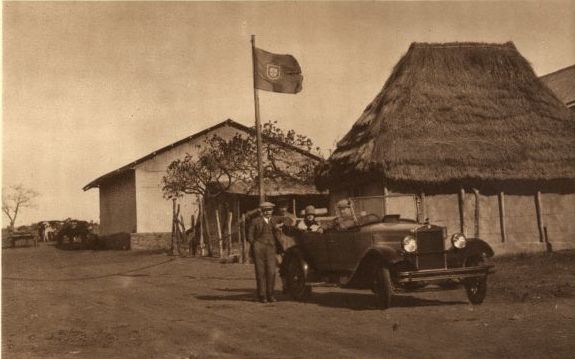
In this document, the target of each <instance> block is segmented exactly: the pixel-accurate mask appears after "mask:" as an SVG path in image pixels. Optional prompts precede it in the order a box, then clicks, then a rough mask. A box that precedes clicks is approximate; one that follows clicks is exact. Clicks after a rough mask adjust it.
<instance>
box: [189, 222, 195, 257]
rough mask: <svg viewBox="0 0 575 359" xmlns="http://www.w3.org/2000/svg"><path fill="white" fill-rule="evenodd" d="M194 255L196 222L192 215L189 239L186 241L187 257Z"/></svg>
mask: <svg viewBox="0 0 575 359" xmlns="http://www.w3.org/2000/svg"><path fill="white" fill-rule="evenodd" d="M189 255H193V256H195V255H196V220H195V218H194V215H193V214H192V215H191V217H190V238H189V239H188V256H189Z"/></svg>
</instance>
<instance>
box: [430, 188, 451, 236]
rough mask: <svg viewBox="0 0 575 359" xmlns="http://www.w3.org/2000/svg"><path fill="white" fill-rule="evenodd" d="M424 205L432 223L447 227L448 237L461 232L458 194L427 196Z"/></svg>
mask: <svg viewBox="0 0 575 359" xmlns="http://www.w3.org/2000/svg"><path fill="white" fill-rule="evenodd" d="M424 205H425V213H426V215H427V218H429V221H430V222H431V223H433V224H436V225H438V226H443V227H447V234H448V235H451V234H453V233H457V232H459V231H460V223H459V197H458V195H457V194H440V195H427V196H425V203H424Z"/></svg>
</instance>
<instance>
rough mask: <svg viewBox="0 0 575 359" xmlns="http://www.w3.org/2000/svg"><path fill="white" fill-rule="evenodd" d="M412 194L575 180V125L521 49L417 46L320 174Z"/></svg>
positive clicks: (328, 183) (334, 181) (330, 181)
mask: <svg viewBox="0 0 575 359" xmlns="http://www.w3.org/2000/svg"><path fill="white" fill-rule="evenodd" d="M358 175H361V178H363V179H366V180H367V179H369V178H372V179H373V178H378V179H383V181H384V182H386V183H387V184H391V185H393V184H395V185H397V186H409V187H410V188H425V189H426V190H428V189H430V188H435V189H437V188H440V187H441V188H446V187H449V188H451V187H453V186H462V184H463V186H465V187H467V186H469V187H478V188H479V187H480V188H487V187H491V188H498V189H501V188H502V186H503V187H506V188H507V187H509V188H511V189H513V188H517V186H518V185H520V186H523V187H524V186H528V187H532V186H536V187H537V188H538V189H542V190H545V188H547V187H548V186H552V187H553V188H557V185H559V186H560V187H561V188H562V189H563V190H565V188H570V189H569V191H571V190H572V187H573V186H572V185H573V183H574V180H575V118H574V117H573V115H572V114H571V113H570V111H569V110H568V109H567V107H566V106H565V105H564V104H563V103H562V102H561V101H560V100H559V99H558V98H557V97H556V95H555V94H553V93H552V92H551V91H550V90H549V89H548V88H547V87H546V86H545V85H544V84H543V83H542V82H541V81H540V79H538V78H537V76H536V75H535V73H534V72H533V69H532V68H531V66H530V64H529V63H528V62H527V60H526V59H525V58H523V57H522V56H521V54H520V53H519V52H518V51H517V49H516V47H515V46H514V44H513V43H511V42H508V43H505V44H486V43H445V44H428V43H413V44H412V45H411V46H410V47H409V50H408V52H407V53H406V54H405V55H404V56H403V57H402V58H401V60H400V61H399V63H398V64H397V65H396V66H395V68H394V69H393V72H392V74H391V75H390V77H389V79H388V80H387V82H386V83H385V85H384V87H383V89H382V90H381V91H380V93H379V94H378V95H377V96H376V97H375V99H374V100H373V101H372V102H371V103H370V104H369V105H368V106H367V108H366V109H365V110H364V112H363V114H362V115H361V116H360V117H359V119H358V120H357V122H356V123H355V124H354V125H353V127H352V129H351V130H350V131H349V133H348V134H347V135H346V136H345V137H344V138H343V139H342V140H341V141H339V143H338V144H337V149H336V150H335V152H334V153H333V154H332V155H331V157H330V158H329V160H328V162H327V164H326V166H325V167H324V168H323V169H322V170H321V171H320V173H319V176H318V179H317V185H318V187H319V188H326V187H327V188H333V187H334V186H336V185H337V186H342V185H345V183H346V181H347V182H349V180H348V179H350V178H352V179H353V181H357V178H360V177H358Z"/></svg>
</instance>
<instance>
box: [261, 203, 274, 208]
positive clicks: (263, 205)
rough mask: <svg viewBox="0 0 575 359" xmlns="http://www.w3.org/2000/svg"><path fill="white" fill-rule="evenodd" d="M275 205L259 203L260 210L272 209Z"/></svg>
mask: <svg viewBox="0 0 575 359" xmlns="http://www.w3.org/2000/svg"><path fill="white" fill-rule="evenodd" d="M275 206H276V205H275V204H273V203H271V202H262V203H260V208H262V209H263V208H274V207H275Z"/></svg>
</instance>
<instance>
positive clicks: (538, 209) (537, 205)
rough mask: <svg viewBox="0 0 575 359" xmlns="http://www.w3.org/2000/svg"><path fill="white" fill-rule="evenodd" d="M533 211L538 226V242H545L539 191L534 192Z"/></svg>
mask: <svg viewBox="0 0 575 359" xmlns="http://www.w3.org/2000/svg"><path fill="white" fill-rule="evenodd" d="M535 211H536V212H537V227H538V228H539V242H541V243H543V242H545V232H544V231H543V219H542V218H541V191H537V194H535Z"/></svg>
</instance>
